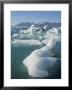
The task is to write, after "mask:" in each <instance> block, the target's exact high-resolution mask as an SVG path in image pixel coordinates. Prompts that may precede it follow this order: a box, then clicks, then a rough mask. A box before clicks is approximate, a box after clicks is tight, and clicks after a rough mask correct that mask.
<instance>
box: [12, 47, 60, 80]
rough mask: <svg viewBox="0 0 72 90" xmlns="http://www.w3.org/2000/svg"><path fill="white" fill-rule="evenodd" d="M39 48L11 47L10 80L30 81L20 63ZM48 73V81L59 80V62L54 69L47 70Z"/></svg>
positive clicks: (25, 69)
mask: <svg viewBox="0 0 72 90" xmlns="http://www.w3.org/2000/svg"><path fill="white" fill-rule="evenodd" d="M37 48H40V46H21V47H19V46H16V47H14V46H12V47H11V78H12V79H31V78H33V77H30V76H29V75H28V71H27V68H26V67H25V66H24V64H23V63H22V62H23V60H24V59H25V58H26V57H27V56H28V55H29V54H30V53H31V52H32V51H33V50H35V49H37ZM48 72H49V73H50V76H49V77H46V78H48V79H60V78H61V60H58V61H57V62H56V63H55V65H54V68H50V70H48Z"/></svg>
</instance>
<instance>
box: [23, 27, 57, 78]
mask: <svg viewBox="0 0 72 90" xmlns="http://www.w3.org/2000/svg"><path fill="white" fill-rule="evenodd" d="M56 43H57V32H56V30H55V32H54V29H53V31H51V32H50V33H49V37H48V44H47V45H46V46H44V47H42V48H40V49H37V50H34V51H33V52H32V53H31V54H30V55H29V56H28V57H27V58H26V59H24V60H23V64H24V65H25V66H26V67H27V69H28V74H29V75H30V76H32V77H48V76H49V73H48V68H49V67H52V66H53V65H54V64H55V62H56V61H57V58H55V57H52V56H50V53H51V50H52V48H54V47H55V45H56Z"/></svg>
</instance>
